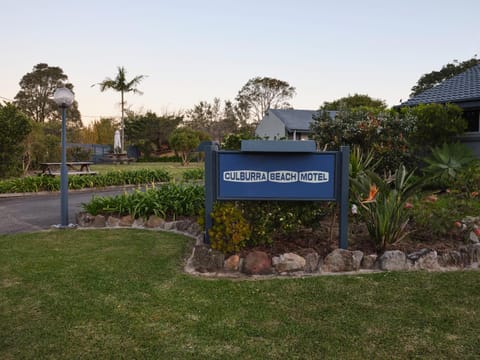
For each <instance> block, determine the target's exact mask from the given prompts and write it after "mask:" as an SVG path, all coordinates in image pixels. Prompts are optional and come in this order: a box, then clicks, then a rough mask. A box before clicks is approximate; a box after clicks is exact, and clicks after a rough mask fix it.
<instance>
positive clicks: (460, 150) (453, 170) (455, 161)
mask: <svg viewBox="0 0 480 360" xmlns="http://www.w3.org/2000/svg"><path fill="white" fill-rule="evenodd" d="M431 150H432V153H431V155H430V156H429V157H425V158H424V159H423V160H424V161H425V163H427V164H428V166H427V167H426V168H425V169H423V171H424V173H425V174H426V175H428V176H429V178H430V180H432V181H434V182H436V183H440V184H441V185H442V186H444V187H448V185H449V184H450V183H451V182H452V181H454V180H455V178H456V177H457V176H458V175H459V173H461V172H462V171H464V170H466V169H467V168H468V167H469V166H470V165H472V164H473V163H474V161H476V160H477V159H476V157H475V155H474V153H473V151H472V150H471V149H470V148H468V147H467V146H466V145H464V144H460V143H452V144H443V145H442V147H435V148H432V149H431Z"/></svg>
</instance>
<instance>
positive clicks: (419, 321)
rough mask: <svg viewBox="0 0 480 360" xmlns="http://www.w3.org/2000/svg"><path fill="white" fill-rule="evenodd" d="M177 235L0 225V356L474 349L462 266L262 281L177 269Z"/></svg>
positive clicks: (381, 353)
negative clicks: (10, 229)
mask: <svg viewBox="0 0 480 360" xmlns="http://www.w3.org/2000/svg"><path fill="white" fill-rule="evenodd" d="M189 242H190V240H188V239H187V238H185V237H182V236H180V235H176V234H168V233H160V232H149V231H141V230H96V231H80V230H77V231H51V232H40V233H32V234H17V235H0V309H1V311H0V358H2V359H14V358H15V359H16V358H30V359H33V358H35V359H43V358H55V359H57V358H65V359H71V358H86V359H99V358H100V359H103V358H112V359H113V358H115V359H116V358H124V359H133V358H151V359H320V358H327V359H386V358H388V359H407V358H408V359H410V358H422V359H423V358H430V359H469V358H470V359H474V358H478V356H479V355H480V336H479V334H480V322H479V321H478V318H479V314H478V312H479V310H478V304H479V303H480V276H479V273H478V272H476V271H470V272H466V271H465V272H448V273H426V272H415V273H413V272H412V273H377V274H369V275H358V276H325V277H310V278H304V279H275V280H264V281H234V280H226V279H223V280H212V279H202V278H196V277H192V276H189V275H186V274H183V273H182V271H181V266H182V261H183V259H184V256H185V254H186V251H187V250H188V248H189Z"/></svg>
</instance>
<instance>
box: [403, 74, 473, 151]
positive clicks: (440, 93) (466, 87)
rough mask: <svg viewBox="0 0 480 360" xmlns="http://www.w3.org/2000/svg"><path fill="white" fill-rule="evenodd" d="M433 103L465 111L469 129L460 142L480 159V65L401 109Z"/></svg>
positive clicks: (418, 96) (416, 96)
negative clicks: (447, 104) (448, 105)
mask: <svg viewBox="0 0 480 360" xmlns="http://www.w3.org/2000/svg"><path fill="white" fill-rule="evenodd" d="M432 103H437V104H446V103H450V104H455V105H458V106H459V107H461V108H462V109H463V112H464V116H465V119H466V120H467V122H468V127H467V129H466V131H465V134H463V135H462V136H460V137H459V140H460V141H461V142H462V143H465V145H467V146H468V147H470V148H471V149H472V150H473V151H474V152H475V154H476V155H477V156H479V157H480V64H478V65H475V66H473V67H471V68H470V69H468V70H466V71H464V72H463V73H461V74H458V75H456V76H453V77H451V78H450V79H447V80H445V81H443V82H442V83H441V84H439V85H437V86H435V87H433V88H431V89H428V90H425V91H424V92H422V93H420V94H418V95H415V96H413V97H412V98H410V99H408V100H407V101H406V102H404V103H402V104H401V105H400V107H403V106H416V105H419V104H432Z"/></svg>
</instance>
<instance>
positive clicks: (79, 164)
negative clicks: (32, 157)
mask: <svg viewBox="0 0 480 360" xmlns="http://www.w3.org/2000/svg"><path fill="white" fill-rule="evenodd" d="M92 164H93V162H90V161H69V162H66V165H67V169H68V173H69V174H70V175H95V174H96V173H97V172H96V171H92V170H90V165H92ZM61 165H62V163H60V162H46V163H40V169H41V170H42V172H41V173H39V174H38V175H50V176H55V175H60V166H61Z"/></svg>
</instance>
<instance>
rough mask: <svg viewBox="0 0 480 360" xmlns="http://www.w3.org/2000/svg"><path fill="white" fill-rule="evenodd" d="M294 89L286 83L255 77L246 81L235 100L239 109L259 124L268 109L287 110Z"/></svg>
mask: <svg viewBox="0 0 480 360" xmlns="http://www.w3.org/2000/svg"><path fill="white" fill-rule="evenodd" d="M294 95H295V88H294V87H293V86H291V85H290V84H289V83H288V82H286V81H283V80H278V79H274V78H270V77H255V78H253V79H250V80H248V81H247V83H246V84H245V85H243V87H242V88H241V89H240V91H239V92H238V94H237V97H236V98H235V99H236V100H237V101H238V102H239V104H240V106H241V107H245V108H247V109H248V110H249V112H250V113H251V116H252V117H253V119H254V121H256V122H259V121H260V120H262V118H263V116H264V115H265V113H266V112H267V110H268V109H270V108H282V109H285V108H289V107H290V104H289V103H288V100H290V99H291V98H292V97H293V96H294Z"/></svg>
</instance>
